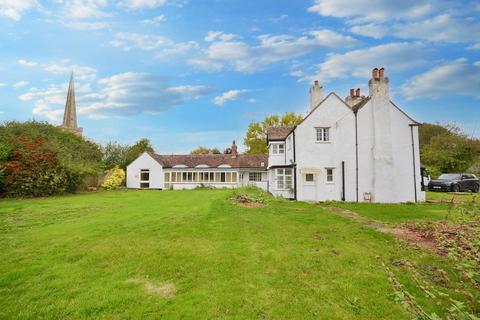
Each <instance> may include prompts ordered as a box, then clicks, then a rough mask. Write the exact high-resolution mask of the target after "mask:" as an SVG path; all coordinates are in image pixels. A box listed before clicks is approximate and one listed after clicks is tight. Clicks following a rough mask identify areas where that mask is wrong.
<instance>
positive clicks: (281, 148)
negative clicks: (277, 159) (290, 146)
mask: <svg viewBox="0 0 480 320" xmlns="http://www.w3.org/2000/svg"><path fill="white" fill-rule="evenodd" d="M271 146H272V154H284V153H285V143H272V144H271Z"/></svg>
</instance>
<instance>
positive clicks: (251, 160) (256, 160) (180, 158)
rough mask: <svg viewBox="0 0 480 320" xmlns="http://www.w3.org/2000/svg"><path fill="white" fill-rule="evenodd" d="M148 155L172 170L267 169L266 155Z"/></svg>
mask: <svg viewBox="0 0 480 320" xmlns="http://www.w3.org/2000/svg"><path fill="white" fill-rule="evenodd" d="M149 154H150V155H151V156H152V158H153V159H155V160H156V161H157V162H158V163H160V164H161V165H162V167H164V168H173V167H174V166H178V165H185V166H186V167H187V168H195V167H196V166H200V165H206V166H208V167H210V168H217V167H219V166H221V165H228V166H230V167H232V168H262V169H266V168H267V167H268V155H266V154H237V155H236V156H232V155H231V154H187V155H161V154H155V153H149ZM262 162H263V166H262Z"/></svg>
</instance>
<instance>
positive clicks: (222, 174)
mask: <svg viewBox="0 0 480 320" xmlns="http://www.w3.org/2000/svg"><path fill="white" fill-rule="evenodd" d="M220 182H225V172H221V173H220Z"/></svg>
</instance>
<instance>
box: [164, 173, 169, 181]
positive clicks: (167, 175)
mask: <svg viewBox="0 0 480 320" xmlns="http://www.w3.org/2000/svg"><path fill="white" fill-rule="evenodd" d="M163 176H164V181H165V182H170V172H165V174H164V175H163Z"/></svg>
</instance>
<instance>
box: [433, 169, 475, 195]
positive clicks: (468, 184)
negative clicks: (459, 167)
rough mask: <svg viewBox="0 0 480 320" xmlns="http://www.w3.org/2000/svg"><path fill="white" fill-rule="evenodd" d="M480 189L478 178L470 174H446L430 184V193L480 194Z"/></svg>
mask: <svg viewBox="0 0 480 320" xmlns="http://www.w3.org/2000/svg"><path fill="white" fill-rule="evenodd" d="M479 189H480V184H479V181H478V178H477V177H476V176H475V175H474V174H470V173H444V174H442V175H440V177H438V179H436V180H432V181H430V182H429V183H428V190H430V191H447V192H448V191H453V192H459V191H472V192H478V190H479Z"/></svg>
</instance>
